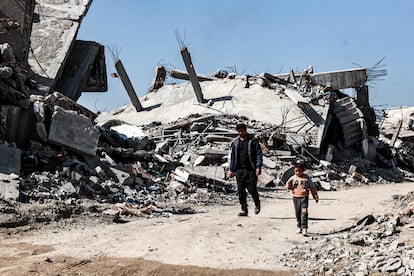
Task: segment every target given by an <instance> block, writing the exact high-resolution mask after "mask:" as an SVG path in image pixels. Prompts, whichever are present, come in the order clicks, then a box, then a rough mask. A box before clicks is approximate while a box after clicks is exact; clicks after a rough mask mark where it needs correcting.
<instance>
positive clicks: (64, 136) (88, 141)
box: [48, 107, 99, 155]
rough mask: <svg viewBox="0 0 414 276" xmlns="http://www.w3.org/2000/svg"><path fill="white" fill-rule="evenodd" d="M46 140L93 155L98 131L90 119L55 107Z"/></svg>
mask: <svg viewBox="0 0 414 276" xmlns="http://www.w3.org/2000/svg"><path fill="white" fill-rule="evenodd" d="M51 120H52V122H51V125H50V129H49V136H48V140H49V141H50V142H53V143H56V144H58V145H61V146H64V147H68V148H70V149H72V150H74V151H76V152H80V153H84V154H89V155H95V154H96V149H97V145H98V138H99V131H98V130H97V129H96V128H95V126H94V125H93V124H92V122H91V120H90V119H89V118H87V117H85V116H83V115H79V114H78V113H76V112H74V111H67V110H64V109H63V108H60V107H55V110H54V113H53V115H52V118H51Z"/></svg>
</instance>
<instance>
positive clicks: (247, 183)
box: [235, 169, 260, 212]
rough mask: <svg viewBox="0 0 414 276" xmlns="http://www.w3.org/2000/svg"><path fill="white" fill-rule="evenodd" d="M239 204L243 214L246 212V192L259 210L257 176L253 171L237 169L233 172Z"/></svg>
mask: <svg viewBox="0 0 414 276" xmlns="http://www.w3.org/2000/svg"><path fill="white" fill-rule="evenodd" d="M235 175H236V180H237V190H238V192H239V202H240V205H241V208H242V211H243V212H247V192H246V189H247V191H248V192H249V194H250V195H251V196H252V198H253V201H254V204H255V205H256V207H259V208H260V200H259V193H258V192H257V175H256V171H255V170H247V169H239V170H237V171H236V172H235Z"/></svg>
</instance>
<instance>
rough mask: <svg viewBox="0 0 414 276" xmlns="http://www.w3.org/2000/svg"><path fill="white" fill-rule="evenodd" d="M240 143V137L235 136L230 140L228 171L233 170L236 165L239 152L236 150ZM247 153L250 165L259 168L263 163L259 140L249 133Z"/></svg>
mask: <svg viewBox="0 0 414 276" xmlns="http://www.w3.org/2000/svg"><path fill="white" fill-rule="evenodd" d="M239 143H240V137H236V138H235V139H234V140H233V141H232V142H231V146H230V168H229V169H230V171H231V172H234V171H235V170H236V168H237V167H238V166H237V165H238V164H237V159H238V158H237V157H238V156H237V155H238V154H239V151H238V150H237V149H238V147H239ZM247 148H248V155H249V161H250V165H251V167H252V168H254V169H261V168H262V165H263V156H262V149H261V148H260V144H259V140H258V139H257V138H255V137H253V135H251V134H249V141H248V146H247Z"/></svg>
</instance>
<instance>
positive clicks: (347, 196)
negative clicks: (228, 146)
mask: <svg viewBox="0 0 414 276" xmlns="http://www.w3.org/2000/svg"><path fill="white" fill-rule="evenodd" d="M410 191H414V183H403V184H377V185H372V186H361V187H354V188H352V189H347V190H342V191H335V192H320V198H321V200H320V202H319V203H318V204H316V203H315V202H314V201H313V200H312V201H311V203H310V207H309V208H310V211H309V212H310V215H309V218H310V226H309V227H310V228H309V234H310V236H309V237H303V236H302V235H298V234H296V233H295V230H296V223H295V218H294V212H293V205H292V200H291V196H290V194H289V193H288V192H287V191H285V190H282V191H269V192H261V193H260V194H261V198H262V212H261V213H260V214H259V215H254V214H253V212H251V214H249V217H237V215H236V214H237V212H238V211H239V206H238V205H232V206H208V207H200V208H199V209H198V210H199V211H200V213H197V214H193V215H173V216H171V217H169V218H166V217H163V218H151V219H143V218H138V219H133V220H131V221H129V222H127V223H122V224H105V223H104V224H98V226H96V224H93V226H85V225H83V226H80V225H75V226H68V227H67V228H66V229H53V228H46V229H43V230H42V231H34V232H33V231H32V232H29V233H28V234H19V235H8V236H7V235H3V236H2V237H1V240H0V274H2V275H36V274H38V275H40V274H41V275H45V274H47V275H49V273H50V274H54V275H56V274H60V275H68V274H69V275H73V274H77V275H86V274H89V275H90V274H94V275H108V274H113V275H115V274H125V275H126V274H134V273H135V274H137V275H165V274H168V275H219V274H220V275H255V273H257V274H256V275H266V274H268V275H289V274H290V272H289V271H287V270H286V268H285V267H283V265H282V264H281V263H280V262H279V261H278V259H279V257H280V256H282V255H283V254H284V253H287V252H288V251H289V249H290V248H292V247H293V246H295V245H300V244H303V243H305V242H309V241H310V240H311V239H312V236H315V235H319V234H321V233H326V232H329V231H332V230H334V229H339V228H341V227H344V226H350V225H351V224H352V223H353V222H354V221H355V220H356V219H358V218H360V217H362V216H365V215H367V214H379V213H384V212H387V211H388V210H390V208H392V195H398V194H401V195H405V194H407V193H408V192H410ZM249 199H250V198H249ZM249 203H250V205H252V202H251V201H250V202H249ZM151 261H156V262H151ZM158 262H159V263H158ZM174 265H180V266H174ZM191 266H197V267H191ZM206 267H209V269H207V268H206ZM231 269H237V270H231ZM240 269H241V270H240ZM249 269H252V270H249ZM258 270H266V271H267V272H264V271H258ZM138 272H139V273H138ZM167 272H168V273H167ZM244 273H246V274H244Z"/></svg>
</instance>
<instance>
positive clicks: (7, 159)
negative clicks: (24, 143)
mask: <svg viewBox="0 0 414 276" xmlns="http://www.w3.org/2000/svg"><path fill="white" fill-rule="evenodd" d="M20 155H21V151H20V149H17V148H12V147H8V146H7V145H5V144H0V156H1V158H0V173H5V174H10V173H15V174H17V175H20V162H21V160H20Z"/></svg>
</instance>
